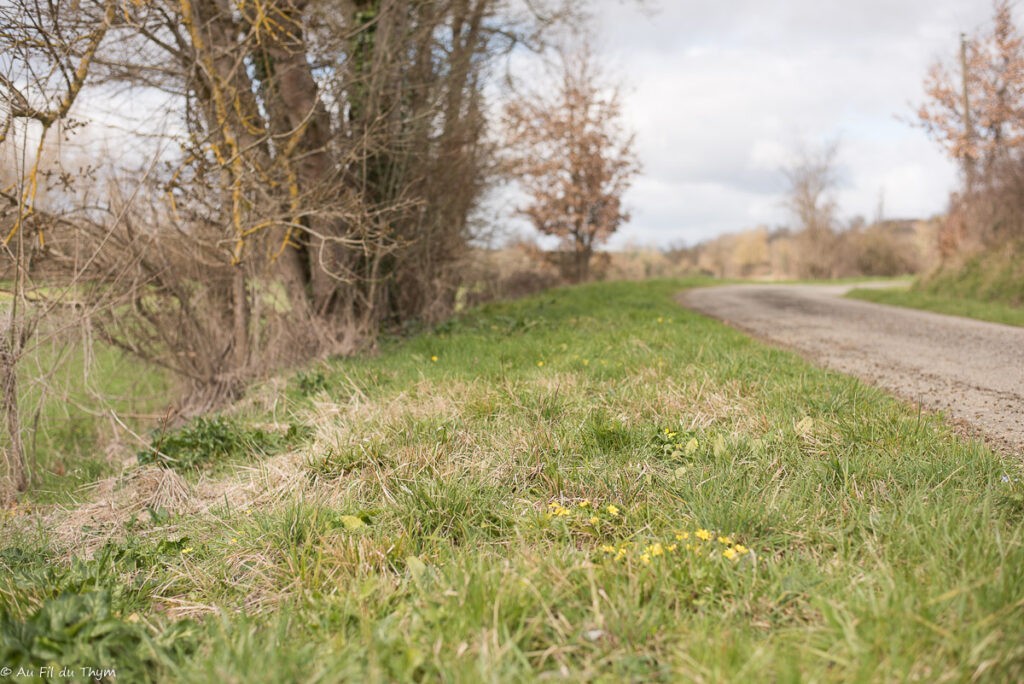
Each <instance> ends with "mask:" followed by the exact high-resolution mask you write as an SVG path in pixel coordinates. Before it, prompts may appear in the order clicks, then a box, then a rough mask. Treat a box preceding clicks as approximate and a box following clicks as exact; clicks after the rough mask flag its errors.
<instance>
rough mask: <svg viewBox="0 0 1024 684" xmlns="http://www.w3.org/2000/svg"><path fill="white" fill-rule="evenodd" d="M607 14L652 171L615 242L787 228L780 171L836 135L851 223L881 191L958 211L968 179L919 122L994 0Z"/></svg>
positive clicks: (710, 6) (797, 3)
mask: <svg viewBox="0 0 1024 684" xmlns="http://www.w3.org/2000/svg"><path fill="white" fill-rule="evenodd" d="M968 5H970V6H968ZM596 14H597V18H598V24H599V27H600V33H601V41H602V42H601V47H602V48H603V49H602V53H603V54H604V56H605V58H606V61H607V63H608V65H609V66H610V67H611V71H612V73H613V74H615V75H617V76H618V77H620V78H621V79H622V80H623V82H624V83H626V85H627V87H628V90H627V96H628V102H627V107H626V116H627V119H628V122H629V125H630V126H632V127H633V128H634V129H635V130H636V132H637V146H638V152H639V154H640V156H641V158H642V159H643V162H644V166H645V168H644V175H643V176H642V177H641V178H640V179H638V181H637V183H636V185H635V187H634V188H633V190H631V191H630V193H629V195H628V197H627V202H628V204H629V206H630V208H631V209H632V212H633V217H634V218H633V221H632V223H631V224H630V225H628V226H626V227H625V228H623V229H622V232H621V234H620V235H618V236H616V238H615V240H614V242H613V244H625V243H627V242H629V243H638V242H639V243H653V244H660V245H667V244H671V243H678V242H684V241H685V242H688V243H692V242H695V241H697V240H700V239H703V238H706V237H708V236H711V235H714V234H717V233H721V232H726V231H733V230H739V229H742V228H746V227H750V226H754V225H758V224H769V225H775V224H778V223H780V222H782V221H784V220H786V215H785V211H784V209H783V196H782V192H783V190H784V187H785V181H784V178H783V177H782V175H781V173H780V171H779V170H780V168H781V167H782V166H783V165H784V164H785V163H786V160H787V158H790V157H791V155H792V154H793V151H794V150H795V149H796V148H797V147H798V146H799V145H801V144H805V145H815V144H820V143H821V142H823V141H826V140H831V139H839V140H840V153H839V159H838V164H839V166H840V170H841V177H842V186H841V188H840V190H839V192H838V199H839V202H840V211H841V213H842V215H843V216H845V217H852V216H854V215H863V216H867V217H869V218H870V217H872V216H873V215H874V214H875V212H876V208H877V206H878V203H879V196H880V194H881V195H882V196H884V205H885V209H886V215H887V216H890V217H896V216H899V217H910V216H927V215H931V214H934V213H937V212H940V211H942V209H943V208H944V206H945V204H946V200H947V195H948V192H949V190H950V189H951V187H952V186H953V184H954V182H955V179H956V170H955V169H954V168H953V166H952V164H951V163H950V162H949V161H948V160H946V159H945V158H944V157H943V156H942V154H941V152H940V150H939V149H938V148H937V147H936V146H935V145H934V144H933V143H931V142H930V141H929V140H928V139H927V138H926V137H925V135H924V133H923V132H922V131H921V130H920V129H917V128H914V127H913V126H911V125H910V123H909V120H910V119H911V118H912V117H913V106H912V105H913V103H915V102H920V101H921V100H922V99H923V93H922V90H921V83H922V78H923V77H924V74H925V72H926V70H927V68H928V65H929V64H930V63H931V62H933V61H935V60H936V59H940V58H941V59H946V60H949V59H952V58H953V57H954V56H955V52H956V49H957V37H958V35H959V33H960V31H967V32H974V31H977V30H978V28H979V27H981V26H982V25H984V24H985V23H986V22H987V21H988V17H989V15H990V14H991V8H990V7H989V6H987V3H983V2H978V3H964V2H962V1H960V0H897V1H895V2H894V1H892V0H860V1H858V2H855V3H854V2H829V1H827V0H825V1H823V0H817V1H814V0H759V1H755V0H731V1H730V2H718V3H710V2H704V1H700V0H686V1H680V0H662V2H661V8H660V11H658V12H657V13H656V14H655V15H654V16H653V17H650V18H647V17H644V16H643V15H642V14H641V13H639V12H638V11H637V10H636V9H635V6H634V5H632V4H631V3H629V2H622V1H621V0H599V3H598V6H597V11H596ZM897 117H902V118H903V119H905V120H906V121H899V120H898V119H897Z"/></svg>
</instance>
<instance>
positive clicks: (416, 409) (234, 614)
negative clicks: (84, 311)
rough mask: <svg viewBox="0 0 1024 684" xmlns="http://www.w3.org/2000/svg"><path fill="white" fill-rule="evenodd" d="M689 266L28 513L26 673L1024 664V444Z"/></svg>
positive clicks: (243, 423)
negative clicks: (778, 319) (694, 298)
mask: <svg viewBox="0 0 1024 684" xmlns="http://www.w3.org/2000/svg"><path fill="white" fill-rule="evenodd" d="M686 284H687V283H683V282H679V281H672V282H666V281H662V282H653V283H652V282H647V283H614V284H597V285H589V286H582V287H577V288H572V289H562V290H556V291H552V292H550V293H547V294H543V295H540V296H535V297H532V298H528V299H524V300H520V301H518V302H513V303H502V304H491V305H487V306H484V307H481V308H478V309H476V310H474V311H472V312H470V313H469V314H466V315H464V316H462V317H460V318H458V319H456V320H454V321H452V322H450V323H447V324H444V325H442V326H440V327H439V328H437V329H435V330H434V331H432V332H430V333H428V334H423V335H419V336H416V337H413V338H410V339H405V340H397V339H396V340H384V341H383V342H382V345H381V350H380V353H379V354H378V355H376V356H373V357H366V356H363V357H358V358H349V359H342V360H335V361H331V362H326V363H322V364H319V365H317V366H315V367H310V368H307V369H305V370H304V371H303V372H302V373H299V374H297V375H295V376H294V377H292V378H290V379H288V380H287V381H273V382H270V383H268V384H266V385H264V386H263V387H260V388H257V389H255V390H253V391H252V392H250V394H249V395H248V396H247V397H246V398H245V399H243V401H242V402H241V403H239V404H238V405H236V406H235V407H233V408H232V409H231V410H230V411H228V412H227V413H225V414H222V415H221V416H220V417H216V418H214V417H208V418H207V419H206V420H205V422H195V423H193V424H191V425H190V426H186V427H185V428H183V429H182V431H180V432H175V433H168V434H166V435H164V436H162V437H158V440H157V443H158V444H160V443H161V442H160V440H163V442H162V444H163V447H161V448H160V449H159V451H161V452H164V453H166V455H167V456H175V454H178V455H181V454H187V453H193V452H194V451H196V448H195V447H196V446H197V445H201V444H206V443H207V442H210V443H211V444H212V443H213V442H216V444H219V445H222V446H224V445H226V446H224V448H222V449H212V448H211V449H210V450H208V452H207V453H208V455H209V456H210V457H211V458H212V459H214V460H215V461H216V462H210V461H203V462H202V463H199V462H197V463H196V464H195V467H188V468H177V469H170V468H167V467H165V465H166V463H164V462H162V461H161V460H160V459H154V458H152V453H154V452H155V450H154V452H146V453H144V455H143V456H142V457H141V458H140V460H141V461H148V463H145V464H139V465H134V466H131V467H128V468H127V469H125V470H124V472H122V473H120V474H119V475H118V476H116V477H114V478H111V479H109V480H106V481H101V482H99V483H97V484H96V485H95V487H94V488H92V489H90V490H89V491H87V492H82V493H80V498H81V499H82V501H81V503H79V504H78V505H76V506H66V507H63V508H56V507H38V506H36V507H32V508H26V507H22V508H19V509H16V510H14V511H10V512H8V513H6V517H5V518H4V520H3V522H2V526H0V566H2V568H3V571H2V572H0V625H2V627H0V662H3V663H6V664H7V665H9V666H11V667H17V666H19V665H26V666H32V667H39V666H40V665H41V664H43V663H56V664H66V663H71V662H74V663H83V664H84V663H95V664H96V665H97V666H99V667H116V669H117V676H118V679H120V680H124V681H147V680H160V681H188V682H204V681H211V682H212V681H217V682H221V681H246V680H257V681H268V680H272V681H298V680H302V681H325V682H327V681H340V680H346V679H348V680H354V681H386V680H399V681H408V680H439V679H443V680H446V681H481V680H494V681H498V680H500V681H507V680H520V679H533V678H539V677H544V676H553V677H565V678H569V679H574V680H590V679H602V678H603V679H608V680H616V681H619V680H626V681H629V680H634V681H640V680H642V681H679V680H693V681H702V680H703V681H723V680H729V681H736V680H740V679H743V678H756V679H762V680H781V679H808V680H817V681H831V680H851V679H853V680H870V679H886V680H909V679H918V680H929V681H938V680H950V679H952V680H967V679H971V678H975V679H979V680H990V681H1009V680H1015V679H1020V678H1021V677H1024V647H1022V646H1021V644H1022V643H1024V620H1022V619H1021V618H1022V615H1021V604H1020V597H1021V595H1022V594H1024V525H1022V524H1021V522H1022V518H1024V484H1022V478H1024V471H1022V469H1021V466H1020V464H1019V463H1018V462H1008V461H1006V460H1004V459H1002V458H1001V457H999V456H998V455H997V454H994V453H993V452H991V451H990V450H988V449H987V448H985V447H984V446H983V445H981V444H979V443H976V442H965V441H962V440H961V439H959V438H958V437H957V436H956V435H955V434H954V433H953V432H952V431H951V430H950V429H949V427H948V426H947V425H946V424H945V423H943V422H942V420H941V419H939V418H937V417H934V416H931V415H926V414H922V413H921V412H919V411H918V410H917V409H915V408H913V407H909V406H906V405H904V404H901V403H899V402H897V401H895V400H893V399H890V398H888V397H887V396H885V395H884V394H882V393H881V392H879V391H877V390H874V389H871V388H868V387H865V386H864V385H862V384H861V383H860V382H858V381H856V380H854V379H850V378H846V377H843V376H839V375H836V374H832V373H828V372H825V371H821V370H817V369H815V368H812V367H810V366H808V365H807V364H805V363H804V362H802V361H801V360H799V359H798V358H797V357H796V356H794V355H792V354H790V353H788V352H784V351H779V350H776V349H771V348H768V347H765V346H763V345H761V344H759V343H757V342H754V341H752V340H750V339H748V338H746V337H745V336H743V335H741V334H740V333H738V332H736V331H734V330H731V329H729V328H727V327H725V326H723V325H721V324H719V323H717V322H714V321H712V320H710V319H707V318H704V317H701V316H698V315H696V314H693V313H690V312H687V311H685V310H683V309H681V308H679V307H678V306H677V305H676V304H675V303H674V301H673V296H674V295H675V293H677V292H678V291H679V290H680V289H681V288H682V287H683V286H684V285H686ZM691 284H692V283H691ZM171 445H177V446H175V447H173V448H172V446H171ZM175 449H177V451H175ZM190 450H191V451H190ZM170 452H173V453H170ZM146 454H148V455H146Z"/></svg>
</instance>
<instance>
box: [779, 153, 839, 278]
mask: <svg viewBox="0 0 1024 684" xmlns="http://www.w3.org/2000/svg"><path fill="white" fill-rule="evenodd" d="M838 150H839V145H838V143H837V142H831V143H828V144H826V145H824V146H823V147H821V148H820V149H817V150H813V151H808V150H802V151H801V152H800V153H799V154H798V157H797V159H796V161H795V162H794V163H793V164H791V165H790V166H789V167H788V168H786V169H784V170H783V173H784V174H785V175H786V179H787V180H788V181H789V192H788V194H787V196H786V205H787V207H788V208H789V210H790V212H792V214H793V218H795V219H796V224H797V225H796V228H797V231H798V232H797V236H796V243H797V251H798V254H797V258H798V261H799V263H798V266H797V270H798V272H799V274H800V277H803V278H831V277H834V276H835V264H834V256H835V255H834V247H835V244H836V242H835V241H836V234H835V222H836V218H835V214H836V201H835V198H834V197H833V195H832V193H833V192H834V190H835V186H836V183H837V180H838V179H837V176H836V168H835V162H836V155H837V153H838Z"/></svg>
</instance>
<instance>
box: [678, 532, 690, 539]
mask: <svg viewBox="0 0 1024 684" xmlns="http://www.w3.org/2000/svg"><path fill="white" fill-rule="evenodd" d="M689 538H690V533H689V532H676V541H686V540H687V539H689Z"/></svg>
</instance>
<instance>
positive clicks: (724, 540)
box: [718, 537, 732, 546]
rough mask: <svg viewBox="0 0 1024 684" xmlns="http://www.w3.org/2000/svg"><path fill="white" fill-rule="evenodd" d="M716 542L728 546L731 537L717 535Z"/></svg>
mask: <svg viewBox="0 0 1024 684" xmlns="http://www.w3.org/2000/svg"><path fill="white" fill-rule="evenodd" d="M718 543H719V544H725V545H726V546H730V545H732V539H730V538H729V537H719V538H718Z"/></svg>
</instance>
